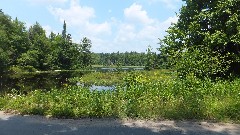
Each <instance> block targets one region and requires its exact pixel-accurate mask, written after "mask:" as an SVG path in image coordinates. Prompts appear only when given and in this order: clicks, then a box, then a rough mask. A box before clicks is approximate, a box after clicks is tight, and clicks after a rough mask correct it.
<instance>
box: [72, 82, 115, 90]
mask: <svg viewBox="0 0 240 135" xmlns="http://www.w3.org/2000/svg"><path fill="white" fill-rule="evenodd" d="M76 85H77V86H81V87H87V88H89V90H91V91H94V90H97V91H107V90H114V89H115V86H104V85H90V86H86V85H84V84H82V83H80V82H77V84H76Z"/></svg>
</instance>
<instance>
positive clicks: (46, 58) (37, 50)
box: [0, 11, 92, 74]
mask: <svg viewBox="0 0 240 135" xmlns="http://www.w3.org/2000/svg"><path fill="white" fill-rule="evenodd" d="M0 24H1V26H0V37H1V38H0V68H1V70H0V74H4V73H7V72H8V70H10V68H12V69H14V68H15V67H18V69H21V70H25V69H27V68H28V69H29V70H30V68H32V69H33V70H32V71H34V70H35V69H36V70H38V71H48V70H56V69H61V70H72V69H80V68H86V67H89V66H90V65H91V59H92V58H91V52H90V48H91V42H90V40H89V39H87V38H84V40H83V42H82V43H81V45H79V44H76V43H72V39H71V35H70V34H68V33H67V25H66V22H65V21H64V24H63V32H62V35H59V34H58V35H56V34H54V33H51V34H50V36H49V38H48V37H47V36H46V32H45V30H44V29H43V28H42V26H41V25H40V24H39V23H38V22H36V23H35V24H34V25H32V26H31V27H30V28H29V29H28V30H27V29H26V27H25V24H24V23H23V22H20V21H18V19H17V18H16V19H15V20H12V19H11V17H10V16H8V15H6V14H4V13H3V12H2V11H0ZM79 46H82V49H80V50H79ZM12 69H11V70H12ZM28 69H27V70H28ZM18 71H19V70H18Z"/></svg>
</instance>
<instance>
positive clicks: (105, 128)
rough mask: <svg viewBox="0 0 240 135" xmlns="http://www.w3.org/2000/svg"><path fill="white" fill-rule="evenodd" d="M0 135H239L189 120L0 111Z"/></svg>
mask: <svg viewBox="0 0 240 135" xmlns="http://www.w3.org/2000/svg"><path fill="white" fill-rule="evenodd" d="M0 135H240V125H237V124H227V123H210V122H193V121H150V120H149V121H144V120H119V119H79V120H72V119H55V118H46V117H43V116H21V115H13V114H5V113H4V112H1V111H0Z"/></svg>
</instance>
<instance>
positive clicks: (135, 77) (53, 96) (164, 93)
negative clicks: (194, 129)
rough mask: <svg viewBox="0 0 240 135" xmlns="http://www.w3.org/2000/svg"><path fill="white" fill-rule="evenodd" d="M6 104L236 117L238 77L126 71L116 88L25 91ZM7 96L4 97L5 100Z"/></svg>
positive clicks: (44, 111) (77, 111) (75, 111)
mask: <svg viewBox="0 0 240 135" xmlns="http://www.w3.org/2000/svg"><path fill="white" fill-rule="evenodd" d="M155 74H157V73H156V72H155ZM0 101H1V102H2V105H1V106H2V107H3V109H4V110H18V111H19V112H21V113H23V114H40V115H52V116H54V117H64V118H81V117H117V118H126V117H131V118H143V119H145V118H147V119H148V118H150V119H159V118H161V119H162V118H165V119H198V120H217V121H235V122H239V121H240V113H239V112H240V79H235V80H233V81H231V82H230V81H227V80H219V81H214V82H213V81H211V80H209V79H205V80H199V79H197V78H196V77H194V76H188V77H187V79H185V80H181V79H177V78H174V77H173V78H171V77H167V76H165V77H164V76H162V78H160V79H158V80H157V79H156V80H155V79H151V78H149V76H148V75H147V74H143V73H142V74H139V73H130V74H128V75H127V76H126V77H125V78H124V83H122V84H121V85H118V86H116V88H115V90H114V91H90V90H89V89H87V88H84V87H81V86H68V87H66V88H64V89H61V90H58V89H52V90H51V91H48V92H44V91H41V90H35V91H32V92H30V93H28V94H27V95H24V94H16V93H12V94H8V95H5V96H4V97H1V98H0ZM3 101H7V102H3ZM1 106H0V107H1Z"/></svg>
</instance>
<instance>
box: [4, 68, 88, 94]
mask: <svg viewBox="0 0 240 135" xmlns="http://www.w3.org/2000/svg"><path fill="white" fill-rule="evenodd" d="M82 75H83V72H82V71H51V72H31V73H21V74H11V75H8V76H1V78H0V92H4V91H10V90H12V89H15V90H18V91H22V92H27V91H31V90H36V89H43V90H51V89H52V88H60V87H63V86H64V85H66V84H69V82H68V78H72V77H81V76H82Z"/></svg>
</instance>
